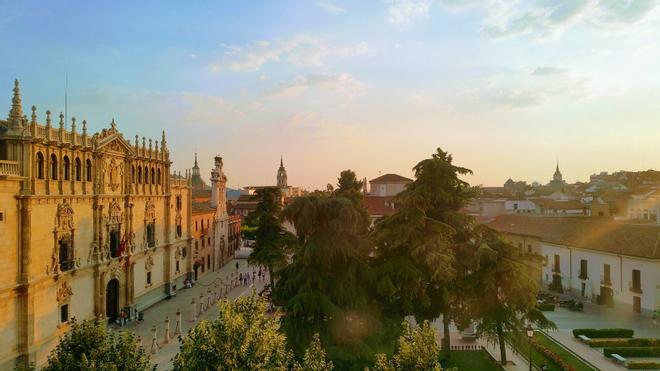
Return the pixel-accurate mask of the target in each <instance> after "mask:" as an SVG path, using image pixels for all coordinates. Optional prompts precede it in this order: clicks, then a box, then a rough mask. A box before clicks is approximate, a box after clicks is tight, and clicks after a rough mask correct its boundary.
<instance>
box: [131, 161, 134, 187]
mask: <svg viewBox="0 0 660 371" xmlns="http://www.w3.org/2000/svg"><path fill="white" fill-rule="evenodd" d="M131 182H133V183H135V165H133V166H131Z"/></svg>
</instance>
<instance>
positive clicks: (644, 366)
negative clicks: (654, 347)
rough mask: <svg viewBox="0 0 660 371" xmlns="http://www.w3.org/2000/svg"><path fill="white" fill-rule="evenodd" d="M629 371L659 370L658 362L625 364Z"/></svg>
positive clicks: (659, 364)
mask: <svg viewBox="0 0 660 371" xmlns="http://www.w3.org/2000/svg"><path fill="white" fill-rule="evenodd" d="M626 367H628V368H629V369H631V370H655V369H658V368H660V362H654V361H629V362H628V363H627V364H626Z"/></svg>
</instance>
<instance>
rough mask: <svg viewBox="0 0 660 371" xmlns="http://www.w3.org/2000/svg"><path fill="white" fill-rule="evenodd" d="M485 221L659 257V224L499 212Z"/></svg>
mask: <svg viewBox="0 0 660 371" xmlns="http://www.w3.org/2000/svg"><path fill="white" fill-rule="evenodd" d="M487 225H488V226H489V227H491V228H493V229H495V230H497V231H500V232H503V233H511V234H519V235H527V236H535V237H538V238H540V239H541V240H542V241H545V242H548V243H553V244H557V245H564V246H572V247H579V248H584V249H591V250H598V251H604V252H608V253H613V254H622V255H628V256H636V257H642V258H650V259H660V226H658V225H648V224H632V223H623V222H615V221H601V220H593V219H587V218H556V217H555V218H553V217H536V216H521V215H500V216H498V217H497V218H495V220H494V221H492V222H490V223H487Z"/></svg>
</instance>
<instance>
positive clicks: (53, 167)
mask: <svg viewBox="0 0 660 371" xmlns="http://www.w3.org/2000/svg"><path fill="white" fill-rule="evenodd" d="M50 178H51V179H53V180H57V156H55V154H54V153H53V154H52V155H50Z"/></svg>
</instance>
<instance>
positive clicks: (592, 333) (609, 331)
mask: <svg viewBox="0 0 660 371" xmlns="http://www.w3.org/2000/svg"><path fill="white" fill-rule="evenodd" d="M634 333H635V331H634V330H631V329H627V328H603V329H595V328H576V329H575V330H573V336H575V337H578V336H579V335H584V336H586V337H588V338H590V339H603V338H631V337H633V334H634Z"/></svg>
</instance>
